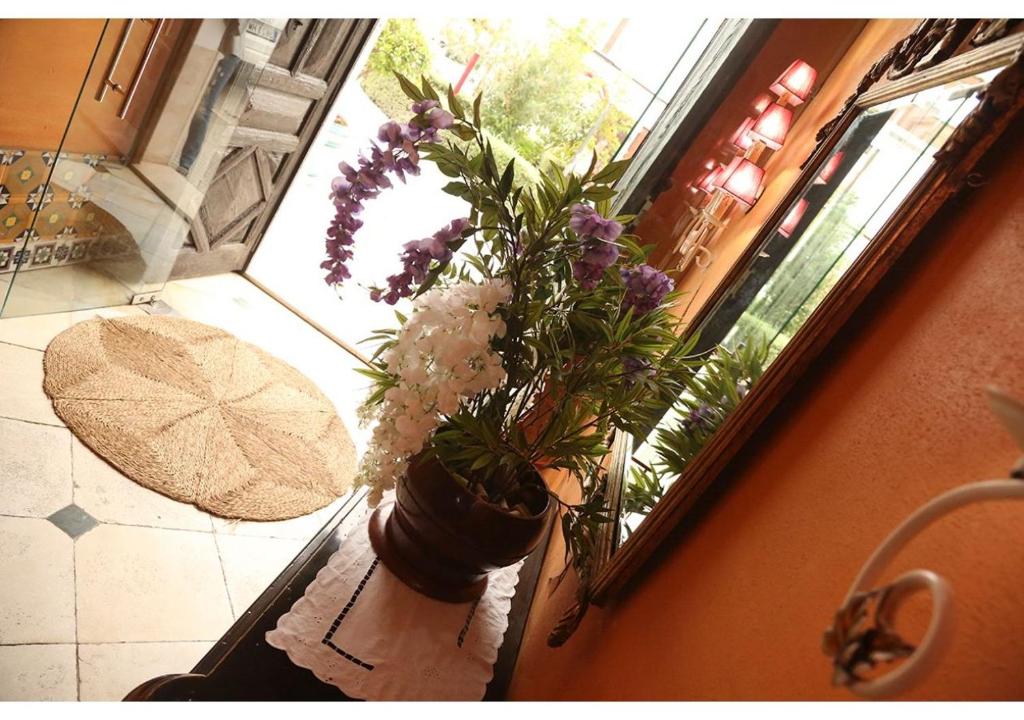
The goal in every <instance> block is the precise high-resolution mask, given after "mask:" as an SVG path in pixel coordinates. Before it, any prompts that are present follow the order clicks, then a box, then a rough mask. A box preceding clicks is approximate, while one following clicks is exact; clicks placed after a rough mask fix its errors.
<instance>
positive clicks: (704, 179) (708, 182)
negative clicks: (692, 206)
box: [697, 165, 722, 194]
mask: <svg viewBox="0 0 1024 720" xmlns="http://www.w3.org/2000/svg"><path fill="white" fill-rule="evenodd" d="M721 172H722V166H721V165H719V166H718V167H716V168H712V169H711V170H708V171H707V172H706V173H704V175H702V176H701V178H700V180H698V181H697V187H698V189H700V190H703V191H704V192H706V193H709V194H710V193H712V192H714V190H715V187H716V185H715V183H716V181H717V180H718V176H719V175H720V174H721Z"/></svg>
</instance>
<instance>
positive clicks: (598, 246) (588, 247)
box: [572, 238, 619, 290]
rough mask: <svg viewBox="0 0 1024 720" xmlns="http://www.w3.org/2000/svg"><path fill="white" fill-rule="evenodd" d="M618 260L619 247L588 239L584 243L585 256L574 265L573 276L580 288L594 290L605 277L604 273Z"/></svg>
mask: <svg viewBox="0 0 1024 720" xmlns="http://www.w3.org/2000/svg"><path fill="white" fill-rule="evenodd" d="M618 259H619V247H618V245H615V244H613V243H610V242H605V241H604V240H598V239H596V238H592V239H588V240H587V241H585V242H584V243H583V255H582V256H581V257H580V259H579V260H577V261H576V262H574V263H573V264H572V276H573V278H575V280H576V282H578V283H579V284H580V287H582V288H584V289H585V290H593V289H594V288H596V287H597V285H598V283H600V282H601V278H602V277H604V271H605V270H606V269H608V268H609V267H611V266H612V265H614V264H615V261H616V260H618Z"/></svg>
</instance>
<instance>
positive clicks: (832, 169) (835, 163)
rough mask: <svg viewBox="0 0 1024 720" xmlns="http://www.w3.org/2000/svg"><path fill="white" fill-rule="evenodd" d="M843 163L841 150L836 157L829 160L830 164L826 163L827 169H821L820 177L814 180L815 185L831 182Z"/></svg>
mask: <svg viewBox="0 0 1024 720" xmlns="http://www.w3.org/2000/svg"><path fill="white" fill-rule="evenodd" d="M842 161H843V151H842V150H840V151H839V152H837V153H836V154H835V155H833V156H832V157H830V158H829V159H828V162H826V163H825V167H823V168H822V169H821V172H820V173H818V177H816V178H814V184H815V185H824V184H825V183H827V182H828V181H829V180H831V179H832V176H833V175H835V174H836V170H837V169H839V164H840V163H841V162H842Z"/></svg>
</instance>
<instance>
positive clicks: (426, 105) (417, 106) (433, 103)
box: [410, 100, 441, 115]
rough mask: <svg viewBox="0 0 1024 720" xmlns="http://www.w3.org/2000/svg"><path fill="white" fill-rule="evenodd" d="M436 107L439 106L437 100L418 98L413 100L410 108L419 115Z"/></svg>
mask: <svg viewBox="0 0 1024 720" xmlns="http://www.w3.org/2000/svg"><path fill="white" fill-rule="evenodd" d="M436 107H441V103H439V102H438V101H437V100H420V101H419V102H414V103H413V104H412V107H411V108H410V109H411V110H412V111H413V112H414V113H416V114H417V115H421V114H422V113H425V112H426V111H427V110H433V109H434V108H436Z"/></svg>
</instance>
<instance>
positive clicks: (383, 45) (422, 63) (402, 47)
mask: <svg viewBox="0 0 1024 720" xmlns="http://www.w3.org/2000/svg"><path fill="white" fill-rule="evenodd" d="M429 69H430V47H429V46H428V45H427V40H426V38H424V37H423V33H421V32H420V30H419V28H418V27H416V21H415V20H409V19H397V20H396V19H392V20H388V22H387V24H386V25H385V26H384V29H383V30H382V31H381V33H380V37H379V38H378V39H377V44H376V45H374V46H373V51H372V52H371V53H370V57H369V58H368V59H367V61H366V72H367V74H374V75H386V76H388V77H391V74H392V73H395V72H399V73H402V75H405V76H407V77H413V78H418V77H419V76H420V75H422V74H424V73H427V72H429ZM406 104H408V103H406Z"/></svg>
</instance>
